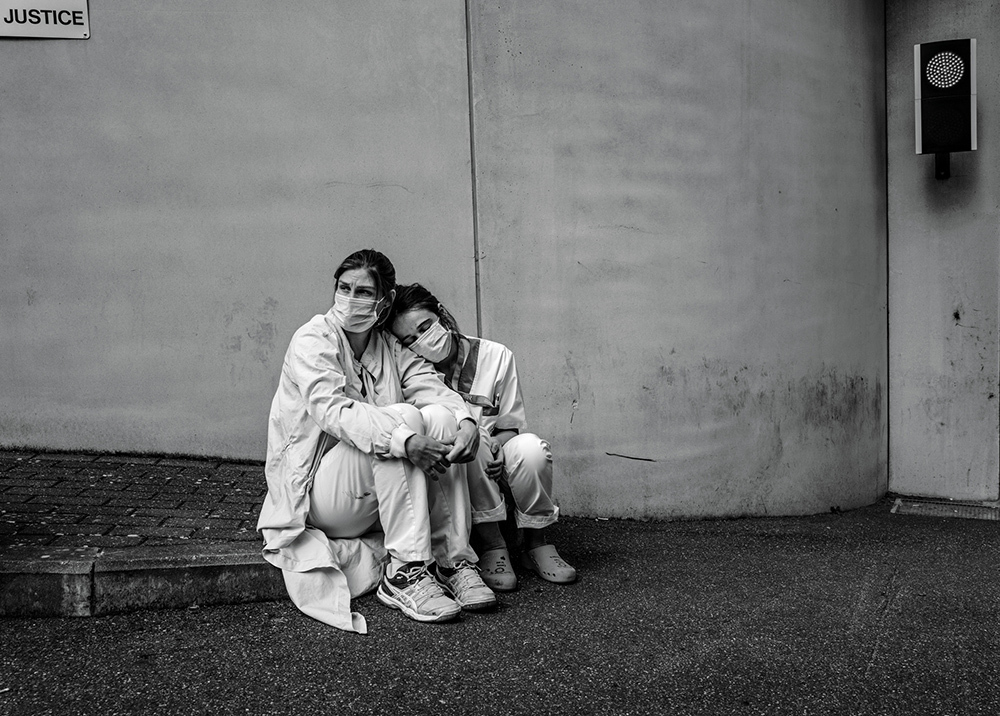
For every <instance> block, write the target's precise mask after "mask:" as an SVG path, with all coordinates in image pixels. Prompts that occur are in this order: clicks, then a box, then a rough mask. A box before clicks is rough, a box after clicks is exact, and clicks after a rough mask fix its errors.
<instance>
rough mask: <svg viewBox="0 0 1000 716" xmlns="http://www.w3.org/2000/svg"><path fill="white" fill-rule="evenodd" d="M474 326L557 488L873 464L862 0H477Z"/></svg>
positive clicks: (878, 448)
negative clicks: (477, 321)
mask: <svg viewBox="0 0 1000 716" xmlns="http://www.w3.org/2000/svg"><path fill="white" fill-rule="evenodd" d="M472 8H473V13H472V29H473V32H472V39H473V50H472V57H473V63H472V64H473V71H474V76H473V80H474V109H475V112H474V119H475V129H474V136H475V151H476V166H477V182H478V183H477V190H478V191H477V196H478V207H479V216H478V221H479V227H480V251H481V271H482V275H483V279H482V286H483V291H482V293H483V299H482V300H483V304H482V310H483V325H484V332H485V334H486V335H490V336H494V337H496V338H497V339H499V340H501V341H503V342H505V343H507V344H508V345H510V346H511V347H512V348H513V349H514V350H515V353H516V355H517V356H518V358H519V366H520V369H521V371H522V373H523V376H524V383H525V393H526V401H527V406H528V410H529V422H531V423H532V426H533V427H534V428H535V430H536V431H537V432H539V433H540V434H542V435H544V436H547V437H548V438H549V439H550V440H551V441H552V444H553V446H554V451H555V454H556V458H557V465H558V467H557V482H558V487H557V489H558V492H559V494H560V495H561V497H562V503H563V506H564V508H565V509H566V510H567V511H568V512H572V513H578V514H581V513H582V514H602V515H614V516H636V517H644V516H674V515H685V516H689V515H737V514H775V513H783V514H787V513H808V512H816V511H826V510H829V509H830V508H831V507H836V506H839V507H845V508H846V507H850V506H856V505H861V504H865V503H869V502H871V501H873V500H874V499H876V497H877V496H878V495H880V494H881V493H882V492H883V491H884V490H885V486H886V454H887V435H886V432H887V428H886V383H887V375H886V354H887V349H886V280H885V275H886V224H885V211H886V206H885V172H884V157H885V145H884V136H885V119H884V118H885V104H884V64H883V63H884V54H883V49H884V48H883V8H882V5H881V3H873V2H869V1H867V0H838V1H835V2H830V1H828V0H814V1H811V2H800V1H798V0H795V1H792V0H771V1H769V2H753V3H751V2H740V3H734V2H731V1H730V0H704V1H702V2H684V3H662V2H655V1H653V0H622V1H621V2H616V3H577V2H568V1H567V2H547V3H537V2H533V1H532V0H511V1H510V2H504V3H491V4H487V3H481V2H473V3H472Z"/></svg>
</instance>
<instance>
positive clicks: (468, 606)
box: [460, 598, 497, 612]
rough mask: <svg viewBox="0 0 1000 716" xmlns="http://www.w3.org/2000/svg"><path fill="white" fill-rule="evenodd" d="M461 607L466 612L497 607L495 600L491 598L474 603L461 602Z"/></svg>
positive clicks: (490, 609) (487, 610)
mask: <svg viewBox="0 0 1000 716" xmlns="http://www.w3.org/2000/svg"><path fill="white" fill-rule="evenodd" d="M460 606H461V607H462V609H464V610H465V611H467V612H489V611H492V610H494V609H496V608H497V600H496V598H493V599H491V600H489V601H483V602H476V603H475V604H462V605H460Z"/></svg>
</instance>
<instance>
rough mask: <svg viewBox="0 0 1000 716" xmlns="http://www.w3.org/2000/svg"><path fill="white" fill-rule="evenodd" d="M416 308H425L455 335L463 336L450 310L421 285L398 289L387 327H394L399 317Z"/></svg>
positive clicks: (413, 284) (399, 287)
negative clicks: (394, 322)
mask: <svg viewBox="0 0 1000 716" xmlns="http://www.w3.org/2000/svg"><path fill="white" fill-rule="evenodd" d="M415 308H424V309H426V310H428V311H430V312H431V313H433V314H434V315H435V316H437V317H438V320H440V321H441V325H442V326H444V327H445V328H446V329H448V330H449V331H451V332H453V333H458V334H461V333H462V331H460V330H459V328H458V321H456V320H455V317H454V316H452V315H451V313H449V312H448V309H447V308H445V307H444V305H443V304H442V303H441V302H440V301H439V300H437V297H436V296H435V295H434V294H433V293H431V292H430V291H428V290H427V289H426V288H424V287H423V286H421V285H420V284H419V283H411V284H410V285H409V286H398V287H397V288H396V300H395V301H393V302H392V311H391V313H390V314H389V321H388V324H387V325H390V326H391V325H392V323H393V321H395V320H396V318H398V317H399V316H401V315H403V314H404V313H406V312H408V311H412V310H413V309H415Z"/></svg>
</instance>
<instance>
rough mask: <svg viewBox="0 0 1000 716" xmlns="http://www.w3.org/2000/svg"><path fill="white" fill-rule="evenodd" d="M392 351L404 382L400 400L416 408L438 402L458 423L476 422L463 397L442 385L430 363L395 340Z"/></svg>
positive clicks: (400, 377) (442, 382)
mask: <svg viewBox="0 0 1000 716" xmlns="http://www.w3.org/2000/svg"><path fill="white" fill-rule="evenodd" d="M393 350H394V352H395V353H396V365H397V366H399V379H400V382H401V383H402V385H403V399H404V400H405V401H406V402H407V403H412V404H413V405H415V406H417V407H418V408H422V407H424V406H425V405H434V404H436V405H441V406H444V407H445V408H447V409H448V410H450V411H451V412H452V414H453V415H454V416H455V420H456V421H457V422H459V423H460V422H462V421H463V420H471V421H472V422H473V423H475V422H476V419H475V418H474V417H472V413H470V412H469V408H468V406H466V404H465V400H463V399H462V396H461V395H459V394H458V393H456V392H455V391H454V390H452V389H451V388H449V387H448V386H446V385H445V384H444V381H443V380H441V376H439V375H438V373H437V371H436V370H435V369H434V366H433V365H431V364H430V363H429V362H427V361H426V360H424V359H423V358H421V357H420V356H418V355H417V354H416V353H414V352H413V351H411V350H409V349H407V348H403V346H402V345H401V344H399V343H398V342H396V343H395V344H394V345H393Z"/></svg>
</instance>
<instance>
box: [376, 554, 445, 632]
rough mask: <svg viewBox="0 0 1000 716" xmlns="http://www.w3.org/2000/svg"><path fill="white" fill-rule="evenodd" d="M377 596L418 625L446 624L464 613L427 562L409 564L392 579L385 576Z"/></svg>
mask: <svg viewBox="0 0 1000 716" xmlns="http://www.w3.org/2000/svg"><path fill="white" fill-rule="evenodd" d="M376 596H377V597H378V600H379V601H380V602H382V603H383V604H385V605H386V606H387V607H389V608H391V609H398V610H400V611H401V612H403V614H405V615H406V616H408V617H409V618H410V619H413V620H415V621H418V622H446V621H448V620H450V619H454V618H455V617H456V616H458V613H459V612H460V611H462V608H461V607H460V606H459V605H458V603H457V602H456V601H455V600H454V599H451V598H450V597H449V596H448V595H447V594H445V593H444V591H443V590H442V588H441V585H440V584H439V583H438V581H437V580H436V579H434V575H432V574H431V573H430V571H429V570H428V569H427V565H425V564H424V563H423V562H407V563H406V564H404V565H403V566H402V567H400V569H399V571H398V572H396V574H394V575H393V576H392V577H389V576H388V575H387V574H384V575H382V581H380V582H379V585H378V591H377V592H376Z"/></svg>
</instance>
